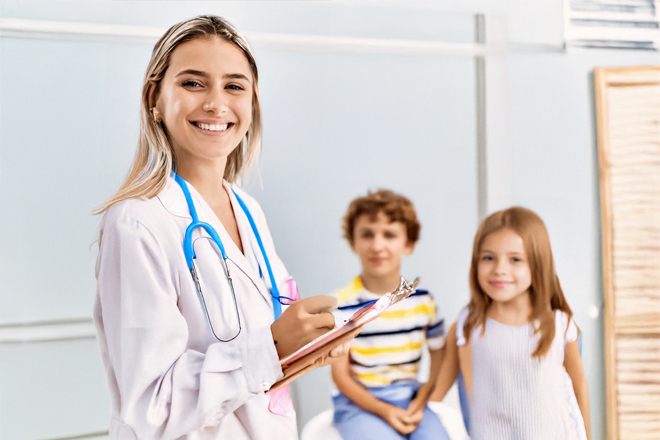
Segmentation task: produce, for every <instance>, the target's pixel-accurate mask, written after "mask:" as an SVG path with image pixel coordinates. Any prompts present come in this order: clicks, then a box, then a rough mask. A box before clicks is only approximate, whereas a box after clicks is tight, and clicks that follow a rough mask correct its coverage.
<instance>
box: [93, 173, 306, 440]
mask: <svg viewBox="0 0 660 440" xmlns="http://www.w3.org/2000/svg"><path fill="white" fill-rule="evenodd" d="M226 185H227V184H226ZM188 187H189V189H190V192H191V195H192V198H193V200H194V203H195V207H196V208H197V213H198V215H199V219H200V220H201V221H204V222H207V223H209V224H211V225H212V226H213V227H214V228H215V229H216V231H217V232H218V234H219V236H220V238H221V240H222V242H223V244H224V246H225V249H226V252H227V255H228V257H229V258H230V260H231V261H230V262H229V270H230V272H231V275H232V279H233V282H234V289H235V292H236V301H237V303H238V308H239V310H240V319H241V326H242V330H241V332H240V335H239V336H238V337H237V338H236V339H234V340H233V341H231V342H218V341H217V340H216V339H215V338H214V336H213V334H212V332H211V328H210V326H209V324H208V321H207V320H206V318H205V316H204V313H203V308H202V306H201V305H200V301H199V298H198V295H197V292H196V289H195V285H194V283H193V280H192V277H191V275H190V272H189V270H188V267H187V265H186V261H185V257H184V253H183V246H182V244H183V237H184V232H185V230H186V227H187V226H188V225H189V224H190V222H191V217H190V214H189V211H188V206H187V204H186V200H185V197H184V195H183V192H182V190H181V188H180V187H179V186H178V185H177V184H176V182H175V181H174V179H172V178H171V177H170V178H168V183H167V186H166V187H165V189H163V191H161V193H160V194H159V195H158V196H157V197H154V198H152V199H149V200H137V199H132V200H126V201H123V202H120V203H117V204H116V205H114V206H113V207H112V208H110V209H109V210H108V212H107V213H106V214H105V216H104V218H103V222H102V225H101V228H102V236H101V243H100V252H99V257H98V261H97V268H96V276H97V282H98V283H97V295H96V302H95V305H94V321H95V323H96V328H97V332H98V338H99V343H100V347H101V355H102V358H103V362H104V364H105V367H106V372H107V377H108V382H109V385H110V397H111V402H112V414H111V422H110V438H111V439H122V440H123V439H131V440H132V439H159V440H160V439H162V440H167V439H178V438H185V439H194V440H198V439H200V440H201V439H227V440H240V439H254V440H261V439H264V440H266V439H267V440H270V439H273V440H275V439H276V440H283V439H295V438H297V432H296V423H295V420H292V419H291V418H287V417H285V416H281V415H277V414H273V413H271V412H270V411H269V410H268V402H269V396H268V395H266V394H264V392H265V391H267V390H268V389H269V388H270V387H271V385H272V384H273V383H274V382H276V381H277V380H278V379H280V378H281V377H282V370H281V368H280V365H279V360H278V356H277V351H276V349H275V346H274V344H273V339H272V335H271V332H270V325H271V323H272V322H273V306H272V302H271V296H270V293H269V291H268V289H267V287H266V286H265V285H264V281H263V280H262V278H261V277H260V276H259V266H258V264H260V265H261V267H262V268H263V273H264V276H265V277H266V278H267V274H266V266H265V264H264V262H263V258H262V256H261V252H260V251H259V247H258V244H257V241H256V238H255V236H254V234H253V232H252V229H251V228H250V225H249V223H248V220H247V217H246V216H245V214H244V212H243V210H242V209H241V207H240V206H239V205H238V203H237V201H236V199H235V197H234V195H233V194H231V191H229V192H230V194H231V196H230V197H231V203H232V207H233V209H234V214H235V217H236V222H237V224H238V230H239V233H240V236H241V241H242V245H243V249H244V252H245V255H244V254H243V253H241V252H240V250H239V249H238V247H237V246H236V245H235V243H234V242H233V241H232V239H231V238H230V237H229V235H228V234H227V232H226V231H225V229H224V228H223V226H222V224H221V223H220V222H219V220H218V219H217V217H216V216H215V214H214V213H213V211H212V210H211V208H210V207H209V205H208V204H207V203H206V202H205V201H204V199H202V197H201V196H200V195H199V193H198V192H197V191H196V190H195V189H194V188H193V187H192V185H190V184H189V185H188ZM227 187H228V186H227ZM236 191H237V192H238V193H239V195H240V196H241V198H242V199H243V200H244V201H245V203H246V204H247V205H248V208H249V210H250V213H251V214H252V216H253V217H254V221H255V223H256V225H257V227H258V230H259V232H260V234H261V237H262V240H263V242H264V246H265V248H266V252H267V254H268V257H269V260H270V263H271V265H272V267H273V272H274V275H275V279H276V281H277V283H278V285H279V284H280V283H282V282H283V281H284V280H285V279H286V278H287V277H288V273H287V271H286V269H285V267H284V265H283V264H282V262H281V261H280V259H279V258H278V257H277V254H276V253H275V248H274V245H273V240H272V238H271V235H270V231H269V229H268V225H267V224H266V219H265V217H264V214H263V211H262V210H261V208H260V207H259V205H258V204H257V203H256V201H255V200H254V199H252V198H251V197H249V196H248V195H247V194H245V193H243V192H241V191H240V190H238V189H237V190H236ZM205 237H208V234H206V232H203V231H202V230H201V229H199V228H198V229H196V231H195V233H194V235H193V240H195V239H197V241H195V251H196V253H197V259H196V260H195V264H196V267H197V269H198V275H199V278H200V283H201V286H202V291H203V293H204V296H205V300H206V302H207V308H208V311H209V315H211V320H212V322H213V324H214V328H215V331H216V334H217V335H218V336H219V337H220V338H222V339H228V338H230V337H231V336H233V335H234V334H235V333H236V331H237V329H238V326H237V322H236V312H235V308H234V303H233V300H232V296H231V293H230V289H229V284H228V281H227V278H226V277H225V275H224V270H223V268H222V265H221V262H220V259H221V256H220V252H219V250H218V249H217V247H216V245H215V244H214V243H213V242H212V241H211V240H210V239H208V238H205ZM255 251H256V252H255ZM257 261H258V263H257Z"/></svg>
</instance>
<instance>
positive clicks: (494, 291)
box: [477, 228, 532, 303]
mask: <svg viewBox="0 0 660 440" xmlns="http://www.w3.org/2000/svg"><path fill="white" fill-rule="evenodd" d="M477 277H478V279H479V286H480V287H481V289H482V290H483V291H484V292H485V293H486V295H488V297H490V298H491V299H492V300H493V301H495V302H503V303H510V302H515V301H516V300H520V299H524V300H526V299H527V298H526V296H528V295H529V287H530V286H531V285H532V273H531V271H530V268H529V263H528V261H527V255H526V254H525V246H524V243H523V239H522V238H521V237H520V235H518V234H517V233H516V232H514V231H513V230H511V229H508V228H505V229H500V230H498V231H495V232H493V233H491V234H488V235H487V236H486V238H484V240H483V242H482V243H481V248H480V249H479V260H478V263H477Z"/></svg>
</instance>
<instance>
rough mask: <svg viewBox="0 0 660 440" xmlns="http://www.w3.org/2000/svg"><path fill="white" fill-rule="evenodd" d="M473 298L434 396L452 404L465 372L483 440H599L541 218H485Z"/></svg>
mask: <svg viewBox="0 0 660 440" xmlns="http://www.w3.org/2000/svg"><path fill="white" fill-rule="evenodd" d="M470 292H471V294H470V303H469V304H468V306H467V307H466V308H465V309H463V310H462V311H461V313H460V314H459V316H458V320H457V322H456V323H455V324H454V325H453V326H452V327H451V329H450V331H449V334H448V338H447V354H446V358H445V361H444V363H443V365H442V367H441V370H440V374H439V378H438V382H437V386H436V388H435V390H434V392H433V394H432V396H431V399H430V400H442V399H443V397H444V396H445V394H446V393H447V391H448V389H449V387H450V386H451V385H452V383H453V382H454V380H455V379H456V377H457V375H458V373H459V371H460V373H462V377H463V379H464V383H465V387H466V389H467V394H468V396H469V413H470V414H469V419H470V422H469V425H470V426H469V432H470V436H471V438H472V439H473V440H481V439H489V440H498V439H502V440H517V439H519V440H524V439H534V440H543V439H547V440H558V439H562V440H577V439H580V440H584V439H587V438H590V435H589V434H588V433H589V432H590V426H589V421H590V418H589V394H588V389H587V381H586V378H585V376H584V371H583V368H582V360H581V358H580V353H579V349H578V341H577V339H578V332H579V330H578V328H577V326H576V325H575V322H574V321H573V319H572V316H573V313H572V312H571V308H570V307H569V306H568V303H567V302H566V299H565V298H564V294H563V292H562V290H561V287H560V286H559V280H558V278H557V276H556V275H555V268H554V262H553V259H552V251H551V249H550V238H549V236H548V232H547V230H546V228H545V225H544V224H543V221H542V220H541V219H540V218H539V217H538V216H537V215H536V214H535V213H533V212H532V211H530V210H527V209H524V208H515V207H514V208H509V209H506V210H503V211H499V212H496V213H494V214H492V215H490V216H489V217H488V218H486V219H485V220H484V221H483V223H482V224H481V226H479V229H478V230H477V234H476V236H475V239H474V246H473V253H472V264H471V267H470Z"/></svg>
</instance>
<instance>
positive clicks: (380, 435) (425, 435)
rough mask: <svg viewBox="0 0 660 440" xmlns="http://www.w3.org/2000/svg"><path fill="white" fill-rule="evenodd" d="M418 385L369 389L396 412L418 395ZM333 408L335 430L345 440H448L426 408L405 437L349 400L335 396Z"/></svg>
mask: <svg viewBox="0 0 660 440" xmlns="http://www.w3.org/2000/svg"><path fill="white" fill-rule="evenodd" d="M419 386H420V384H419V382H395V383H393V384H390V385H388V386H384V387H374V388H369V392H371V394H373V395H374V396H375V397H376V398H378V399H380V400H382V401H384V402H387V403H389V404H391V405H395V406H398V407H399V408H404V409H405V408H408V404H410V401H411V400H412V399H413V398H414V397H415V394H417V390H418V389H419ZM332 400H333V402H334V405H335V417H334V422H335V426H336V427H337V428H338V429H339V432H340V433H341V436H342V438H343V439H344V440H369V439H375V440H403V439H407V440H431V439H432V440H449V435H448V434H447V431H446V430H445V427H444V426H443V425H442V422H441V421H440V418H439V417H438V416H437V414H435V413H434V412H433V411H431V410H430V409H429V408H428V407H426V409H425V410H424V418H423V419H422V422H421V423H420V424H419V426H418V427H417V429H416V430H415V431H413V432H412V433H410V434H408V435H403V434H399V433H398V432H397V431H396V430H395V429H394V428H392V427H391V426H390V425H389V424H388V423H387V422H386V421H385V420H383V419H381V418H380V417H378V416H377V415H376V414H373V413H370V412H368V411H365V410H363V409H362V408H360V407H359V406H357V405H356V404H355V403H353V401H352V400H350V399H349V398H348V397H346V396H344V395H343V394H338V395H337V396H334V397H333V398H332Z"/></svg>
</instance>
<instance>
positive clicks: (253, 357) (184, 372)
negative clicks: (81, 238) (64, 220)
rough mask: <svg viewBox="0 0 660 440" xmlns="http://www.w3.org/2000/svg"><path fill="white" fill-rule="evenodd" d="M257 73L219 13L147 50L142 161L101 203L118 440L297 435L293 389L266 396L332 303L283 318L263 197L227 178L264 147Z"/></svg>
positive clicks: (313, 303) (103, 337)
mask: <svg viewBox="0 0 660 440" xmlns="http://www.w3.org/2000/svg"><path fill="white" fill-rule="evenodd" d="M257 79H258V74H257V65H256V63H255V60H254V57H253V55H252V52H251V50H250V47H249V46H248V44H247V42H246V40H245V38H244V37H243V36H242V35H241V34H240V33H239V32H238V31H237V30H236V29H235V28H234V27H233V26H232V25H230V24H229V23H227V22H226V21H225V20H223V19H221V18H219V17H215V16H202V17H197V18H194V19H191V20H187V21H184V22H182V23H179V24H177V25H175V26H173V27H172V28H170V29H169V30H168V31H167V32H166V33H165V35H163V37H162V38H161V39H160V40H159V41H158V42H157V43H156V46H155V47H154V50H153V53H152V56H151V61H150V62H149V66H148V68H147V74H146V76H145V79H144V84H143V88H142V106H141V120H140V137H139V142H138V150H137V154H136V156H135V160H134V163H133V167H132V169H131V172H130V173H129V175H128V177H127V179H126V181H125V182H124V184H123V185H122V187H121V188H120V189H119V191H118V192H117V194H115V195H114V196H113V197H112V198H110V199H109V200H108V201H107V202H106V203H105V204H104V205H103V206H102V207H101V209H100V210H99V211H100V212H105V215H104V218H103V222H102V224H101V239H100V250H99V257H98V262H97V272H96V276H97V280H98V288H97V296H96V302H95V306H94V319H95V322H96V326H97V331H98V339H99V343H100V346H101V354H102V358H103V362H104V364H105V367H106V372H107V377H108V382H109V386H110V397H111V403H112V418H111V422H110V438H111V439H137V438H140V439H155V438H157V439H163V440H165V439H179V438H190V439H210V438H214V439H218V438H223V439H232V440H236V439H278V440H280V439H294V438H296V437H297V433H296V424H295V418H294V417H293V416H294V414H293V411H292V407H291V405H290V400H289V399H288V393H287V392H286V390H284V391H278V392H275V393H269V394H266V392H267V391H269V388H270V387H271V386H272V385H273V384H274V383H275V382H276V381H278V380H279V379H280V378H282V376H283V373H282V370H281V367H280V363H279V358H281V357H283V356H286V355H288V354H290V353H292V352H293V351H294V350H296V349H297V348H299V347H301V346H303V345H304V344H306V343H307V342H309V341H311V340H312V339H314V338H315V337H317V336H320V335H321V334H323V333H325V332H327V331H328V330H330V329H332V328H333V327H334V318H333V317H332V315H331V314H330V313H329V309H330V308H332V307H333V306H334V304H335V303H336V300H335V299H334V298H331V297H327V296H322V297H313V298H308V299H305V300H300V301H296V302H295V303H293V304H292V305H290V306H289V308H288V309H286V310H285V311H284V312H283V313H281V309H282V304H284V303H286V301H285V299H290V298H292V299H295V298H296V295H297V291H296V289H295V284H294V283H293V282H292V280H291V279H290V277H289V276H288V273H287V271H286V269H285V267H284V265H283V264H282V262H281V261H280V260H279V258H278V257H277V254H276V253H275V248H274V245H273V240H272V238H271V235H270V232H269V230H268V226H267V224H266V220H265V218H264V214H263V212H262V211H261V209H260V207H259V205H258V204H257V203H256V202H255V201H254V200H253V199H252V198H250V197H249V196H248V195H247V194H245V193H244V192H243V191H241V190H240V189H239V188H237V187H236V186H235V185H232V183H234V182H236V180H237V179H238V178H239V177H240V176H241V175H242V174H243V173H244V172H245V170H246V168H247V166H248V164H249V163H250V162H251V161H252V159H254V157H255V155H256V153H257V150H258V148H259V143H260V138H261V110H260V107H259V92H258V87H257ZM198 221H202V222H204V223H199V222H198ZM280 313H281V317H279V318H278V316H279V315H280ZM274 317H275V318H278V319H277V320H276V321H275V322H273V318H274ZM346 349H347V348H346ZM342 352H343V350H342V349H341V348H340V349H339V350H337V352H336V353H333V354H334V355H336V356H337V357H339V356H341V355H342ZM331 356H332V355H331Z"/></svg>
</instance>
